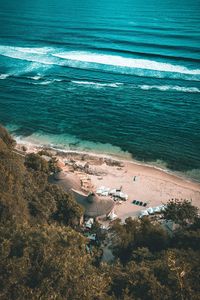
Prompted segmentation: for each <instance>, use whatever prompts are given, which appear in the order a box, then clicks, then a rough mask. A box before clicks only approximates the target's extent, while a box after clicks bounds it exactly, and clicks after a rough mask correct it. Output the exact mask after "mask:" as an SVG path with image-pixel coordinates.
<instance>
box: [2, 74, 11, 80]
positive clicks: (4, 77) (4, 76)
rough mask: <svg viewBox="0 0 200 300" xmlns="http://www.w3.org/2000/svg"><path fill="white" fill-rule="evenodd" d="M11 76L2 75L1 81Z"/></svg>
mask: <svg viewBox="0 0 200 300" xmlns="http://www.w3.org/2000/svg"><path fill="white" fill-rule="evenodd" d="M9 76H10V75H9V74H1V75H0V79H1V80H3V79H6V78H8V77H9Z"/></svg>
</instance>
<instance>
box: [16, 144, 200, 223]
mask: <svg viewBox="0 0 200 300" xmlns="http://www.w3.org/2000/svg"><path fill="white" fill-rule="evenodd" d="M17 147H18V148H20V145H18V146H17ZM38 150H41V147H40V148H37V147H34V146H31V145H29V146H28V149H27V152H37V151H38ZM56 157H57V158H58V160H59V165H60V167H61V168H62V170H63V171H65V172H73V173H74V174H76V176H78V177H79V178H80V177H82V178H83V176H84V175H85V177H86V178H89V179H90V180H91V181H90V186H89V189H92V190H93V191H95V190H96V189H98V188H100V187H101V186H105V187H108V188H111V189H115V188H117V189H119V188H122V192H124V193H125V194H128V200H127V201H122V202H121V204H116V205H115V213H116V214H117V216H118V217H119V218H120V219H122V221H123V220H124V219H126V218H127V217H134V216H137V215H139V213H140V212H141V210H145V209H146V208H149V207H155V206H158V205H161V204H165V203H167V201H168V200H170V199H172V198H173V199H174V198H177V199H180V200H181V199H188V200H192V204H193V205H195V206H197V207H198V208H200V183H198V182H193V181H190V180H189V179H185V178H182V177H179V176H176V175H175V174H173V173H171V172H168V171H167V170H162V169H159V168H157V167H153V166H149V165H145V164H142V163H137V162H134V161H120V160H117V159H114V158H109V157H106V158H105V157H103V156H96V155H95V154H91V153H90V154H84V153H77V152H76V153H74V152H69V153H64V152H62V153H59V152H58V153H57V154H56ZM86 164H87V167H86V166H85V165H86ZM72 165H73V166H74V165H75V166H76V168H75V170H74V167H72ZM133 200H139V201H143V202H147V203H148V205H147V207H146V208H145V207H140V206H137V205H134V204H133V203H132V201H133Z"/></svg>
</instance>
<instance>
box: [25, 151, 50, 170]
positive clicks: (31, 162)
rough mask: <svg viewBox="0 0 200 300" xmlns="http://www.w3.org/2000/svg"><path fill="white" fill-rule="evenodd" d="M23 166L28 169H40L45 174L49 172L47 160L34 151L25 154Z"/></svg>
mask: <svg viewBox="0 0 200 300" xmlns="http://www.w3.org/2000/svg"><path fill="white" fill-rule="evenodd" d="M25 166H26V167H27V168H28V169H32V170H34V171H41V172H44V173H47V174H48V173H49V166H48V162H47V161H45V160H44V159H43V158H42V157H41V156H40V155H38V154H35V153H30V154H27V155H26V157H25Z"/></svg>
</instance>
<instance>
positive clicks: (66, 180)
mask: <svg viewBox="0 0 200 300" xmlns="http://www.w3.org/2000/svg"><path fill="white" fill-rule="evenodd" d="M50 182H51V183H55V184H58V185H59V186H61V187H62V188H63V190H64V191H65V192H70V191H71V190H72V189H75V190H78V191H80V190H81V181H80V179H79V178H78V177H77V176H76V175H74V174H71V173H65V172H59V173H57V174H55V175H54V176H53V177H51V179H50Z"/></svg>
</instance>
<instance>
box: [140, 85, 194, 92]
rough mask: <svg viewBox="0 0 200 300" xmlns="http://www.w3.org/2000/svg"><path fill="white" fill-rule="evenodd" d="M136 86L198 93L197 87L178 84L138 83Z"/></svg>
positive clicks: (144, 88)
mask: <svg viewBox="0 0 200 300" xmlns="http://www.w3.org/2000/svg"><path fill="white" fill-rule="evenodd" d="M138 88H141V89H142V90H152V89H156V90H159V91H163V92H165V91H177V92H184V93H200V90H199V89H198V88H197V87H185V86H178V85H175V86H173V85H138Z"/></svg>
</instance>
